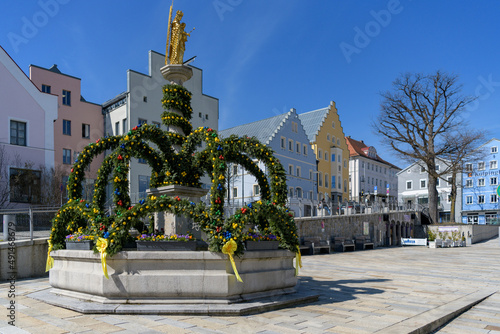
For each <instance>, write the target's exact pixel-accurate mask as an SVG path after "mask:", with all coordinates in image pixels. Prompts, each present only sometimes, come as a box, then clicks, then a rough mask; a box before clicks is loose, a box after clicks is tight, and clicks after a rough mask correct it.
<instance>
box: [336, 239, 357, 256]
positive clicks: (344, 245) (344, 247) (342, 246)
mask: <svg viewBox="0 0 500 334" xmlns="http://www.w3.org/2000/svg"><path fill="white" fill-rule="evenodd" d="M333 250H334V251H335V252H346V251H350V250H351V251H353V250H356V245H355V244H354V241H353V240H352V239H344V238H342V237H334V238H333Z"/></svg>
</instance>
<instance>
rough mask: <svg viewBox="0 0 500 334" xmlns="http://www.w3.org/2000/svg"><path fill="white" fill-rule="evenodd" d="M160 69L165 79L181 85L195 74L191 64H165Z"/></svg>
mask: <svg viewBox="0 0 500 334" xmlns="http://www.w3.org/2000/svg"><path fill="white" fill-rule="evenodd" d="M160 71H161V74H162V75H163V77H164V78H165V80H168V81H170V83H172V84H177V85H181V86H182V84H183V83H184V82H186V81H188V80H189V79H191V77H192V76H193V70H192V69H191V68H190V67H189V66H186V65H182V64H169V65H165V66H163V67H162V68H161V69H160Z"/></svg>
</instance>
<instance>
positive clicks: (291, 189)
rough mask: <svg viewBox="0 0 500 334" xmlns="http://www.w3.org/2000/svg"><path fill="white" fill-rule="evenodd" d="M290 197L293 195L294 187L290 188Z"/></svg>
mask: <svg viewBox="0 0 500 334" xmlns="http://www.w3.org/2000/svg"><path fill="white" fill-rule="evenodd" d="M288 197H293V188H290V189H288Z"/></svg>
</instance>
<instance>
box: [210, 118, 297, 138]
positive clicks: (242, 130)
mask: <svg viewBox="0 0 500 334" xmlns="http://www.w3.org/2000/svg"><path fill="white" fill-rule="evenodd" d="M292 113H295V111H294V110H293V109H292V110H290V111H289V112H287V113H285V114H280V115H277V116H273V117H270V118H266V119H263V120H260V121H256V122H252V123H247V124H243V125H239V126H235V127H232V128H229V129H225V130H221V131H219V134H220V135H221V136H222V137H224V138H227V137H229V136H230V135H237V136H238V137H243V136H248V137H255V138H257V140H259V141H260V142H261V143H263V144H266V145H267V144H269V142H270V141H271V140H272V139H273V137H274V136H275V135H276V133H278V131H279V129H280V128H281V126H283V124H284V123H285V121H286V120H287V119H288V118H289V117H290V115H291V114H292Z"/></svg>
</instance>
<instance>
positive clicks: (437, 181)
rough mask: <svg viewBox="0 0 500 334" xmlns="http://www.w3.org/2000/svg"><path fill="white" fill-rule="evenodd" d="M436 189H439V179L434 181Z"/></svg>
mask: <svg viewBox="0 0 500 334" xmlns="http://www.w3.org/2000/svg"><path fill="white" fill-rule="evenodd" d="M436 187H439V178H437V179H436Z"/></svg>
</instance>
